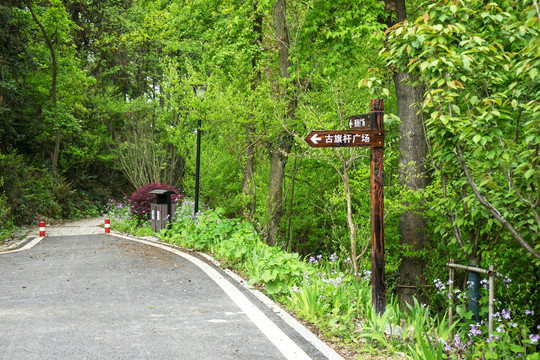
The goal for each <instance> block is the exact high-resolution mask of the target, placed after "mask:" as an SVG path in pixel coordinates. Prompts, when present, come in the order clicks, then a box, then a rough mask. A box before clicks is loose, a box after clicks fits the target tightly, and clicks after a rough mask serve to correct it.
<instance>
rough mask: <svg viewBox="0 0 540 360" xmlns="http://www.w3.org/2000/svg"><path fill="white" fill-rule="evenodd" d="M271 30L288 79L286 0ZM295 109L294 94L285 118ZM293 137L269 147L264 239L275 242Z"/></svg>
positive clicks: (281, 1) (281, 0) (278, 3)
mask: <svg viewBox="0 0 540 360" xmlns="http://www.w3.org/2000/svg"><path fill="white" fill-rule="evenodd" d="M273 19H274V32H275V36H276V41H277V46H278V53H279V69H280V76H281V78H282V79H287V78H289V76H290V74H289V68H290V67H291V66H292V64H291V62H290V61H289V45H290V42H289V29H288V27H287V18H286V2H285V0H277V1H276V2H275V3H274V11H273ZM295 110H296V100H295V97H294V95H292V96H290V100H289V105H288V111H287V118H288V119H293V118H294V114H295ZM291 144H292V139H291V137H290V135H287V134H286V133H285V132H283V133H281V134H280V135H279V136H278V138H277V139H276V142H275V144H273V146H272V147H271V149H270V179H269V184H268V212H269V215H270V220H269V225H268V237H267V242H268V244H270V245H275V244H276V243H277V241H278V234H279V224H280V222H281V217H282V216H283V211H282V205H283V178H284V175H285V164H286V162H287V156H288V154H289V152H290V151H291Z"/></svg>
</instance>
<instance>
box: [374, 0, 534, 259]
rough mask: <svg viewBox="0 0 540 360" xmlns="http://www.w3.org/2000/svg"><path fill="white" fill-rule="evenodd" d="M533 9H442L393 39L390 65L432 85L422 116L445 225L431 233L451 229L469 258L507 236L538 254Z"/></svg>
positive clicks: (395, 32)
mask: <svg viewBox="0 0 540 360" xmlns="http://www.w3.org/2000/svg"><path fill="white" fill-rule="evenodd" d="M532 8H533V4H532V2H531V1H520V2H513V1H502V2H500V3H499V4H495V3H490V4H487V5H486V4H485V3H484V2H483V1H477V0H470V1H459V2H457V3H456V4H452V5H450V6H448V2H447V1H439V2H437V3H435V4H431V5H429V6H427V10H426V12H425V13H424V14H423V15H422V16H420V17H419V18H418V20H417V21H415V22H414V23H412V22H411V23H404V24H400V25H397V26H396V27H395V28H394V29H392V31H391V32H389V45H388V49H387V51H386V52H385V53H384V56H385V58H386V59H388V61H389V63H390V64H391V65H392V66H395V67H396V68H399V69H401V70H405V71H409V72H412V73H414V74H416V75H417V76H418V81H421V82H422V83H423V84H425V86H426V98H425V100H424V102H423V103H422V108H423V110H424V112H425V113H426V114H428V116H427V134H428V137H429V140H430V142H431V157H432V160H433V165H434V169H435V174H434V175H435V178H436V179H437V178H438V179H440V180H439V181H437V182H435V183H434V184H433V187H432V190H434V193H433V194H430V197H432V199H433V200H434V201H433V207H432V210H433V211H434V213H435V214H437V215H438V217H439V220H440V221H441V225H440V227H439V228H436V229H435V231H437V232H440V233H441V234H442V235H443V236H444V235H445V234H447V233H448V230H453V234H454V237H455V241H456V242H457V244H458V245H459V246H460V247H461V248H462V250H463V251H464V252H465V253H466V254H473V255H475V254H476V252H477V251H478V253H481V252H482V251H486V250H488V249H489V248H490V247H491V246H493V244H494V243H495V242H497V241H499V238H501V237H502V238H504V239H505V241H508V240H509V239H510V238H513V240H514V241H515V242H516V244H519V245H521V246H522V247H523V248H524V249H526V250H527V251H528V252H529V253H534V252H535V250H534V249H535V247H536V246H539V237H538V234H539V232H538V227H539V226H540V224H538V218H537V216H536V215H535V214H536V213H537V208H536V207H537V206H538V204H537V198H538V193H537V191H536V189H537V185H538V179H539V178H540V173H539V171H538V169H537V163H538V160H539V159H538V156H539V155H538V146H540V142H539V141H540V136H539V133H538V131H539V130H538V129H540V123H539V122H538V116H537V115H536V114H537V113H538V110H539V104H538V101H537V100H536V99H538V95H539V94H540V88H539V86H538V79H539V78H538V77H539V74H538V71H537V70H536V69H537V68H538V65H540V63H539V62H538V61H539V60H538V57H537V50H535V49H537V46H538V37H539V36H538V35H539V34H538V27H537V26H536V25H534V24H535V23H536V22H537V21H538V19H537V16H536V14H535V13H534V12H533V11H531V9H532ZM479 224H480V226H479ZM502 229H505V230H507V232H504V233H501V230H502ZM475 238H479V239H481V241H480V242H478V241H476V242H475V241H474V239H475ZM499 243H500V241H499ZM511 246H512V247H514V245H513V244H512V245H511ZM535 256H536V255H535Z"/></svg>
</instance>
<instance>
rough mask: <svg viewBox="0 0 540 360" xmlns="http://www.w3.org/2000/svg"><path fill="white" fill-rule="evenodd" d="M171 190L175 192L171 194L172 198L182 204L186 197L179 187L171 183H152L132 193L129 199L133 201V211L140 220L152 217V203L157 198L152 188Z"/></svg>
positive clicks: (174, 201)
mask: <svg viewBox="0 0 540 360" xmlns="http://www.w3.org/2000/svg"><path fill="white" fill-rule="evenodd" d="M157 189H159V190H171V191H174V194H171V200H172V202H173V204H174V203H176V204H178V205H180V204H181V203H182V198H183V197H184V196H183V195H182V194H181V193H180V191H179V190H178V189H176V188H175V187H174V186H172V185H169V184H162V183H151V184H148V185H145V186H141V187H140V188H138V189H137V190H135V191H134V192H133V194H131V197H130V198H129V201H130V203H131V213H132V214H133V215H134V216H136V217H137V218H138V219H139V220H148V219H149V218H150V204H151V203H153V202H154V201H155V200H156V195H155V194H150V191H152V190H157Z"/></svg>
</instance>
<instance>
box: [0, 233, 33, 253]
mask: <svg viewBox="0 0 540 360" xmlns="http://www.w3.org/2000/svg"><path fill="white" fill-rule="evenodd" d="M41 240H43V236H41V237H37V238H35V239H34V240H32V241H30V242H29V243H28V244H26V245H24V246H23V247H22V248H19V249H15V250H9V251H3V252H0V254H8V253H14V252H17V251H23V250H28V249H31V248H33V247H34V246H35V245H36V244H37V243H38V242H40V241H41Z"/></svg>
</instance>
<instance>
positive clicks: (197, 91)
mask: <svg viewBox="0 0 540 360" xmlns="http://www.w3.org/2000/svg"><path fill="white" fill-rule="evenodd" d="M193 90H194V91H195V95H197V96H198V97H199V98H200V97H202V96H203V95H204V92H205V91H206V86H205V85H194V86H193ZM200 170H201V118H200V117H199V119H197V155H196V160H195V207H194V210H193V215H197V213H198V212H199V176H200Z"/></svg>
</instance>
